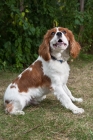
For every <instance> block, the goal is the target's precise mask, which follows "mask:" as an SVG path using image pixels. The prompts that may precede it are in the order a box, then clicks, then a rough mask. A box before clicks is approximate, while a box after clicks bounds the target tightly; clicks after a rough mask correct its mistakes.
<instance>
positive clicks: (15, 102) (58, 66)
mask: <svg viewBox="0 0 93 140" xmlns="http://www.w3.org/2000/svg"><path fill="white" fill-rule="evenodd" d="M80 48H81V47H80V45H79V43H78V42H76V41H75V39H74V35H73V34H72V32H71V31H70V30H68V29H67V28H63V27H55V28H53V29H51V30H48V31H47V33H46V34H45V36H44V39H43V42H42V44H41V45H40V47H39V57H38V58H37V60H36V61H35V62H34V63H33V64H32V65H30V66H29V67H28V68H27V69H26V70H24V71H23V72H22V73H21V74H20V75H19V76H18V77H17V78H16V79H15V80H14V81H13V82H12V83H11V84H10V85H9V86H8V88H7V89H6V92H5V94H4V105H5V111H6V113H10V114H15V115H17V114H24V112H23V109H24V107H26V106H28V105H30V104H37V103H38V102H40V101H42V100H43V99H45V97H46V95H47V94H48V93H50V92H52V93H53V94H54V95H55V96H56V97H57V99H58V100H59V101H60V102H61V104H62V105H63V106H64V107H66V108H67V109H70V110H71V111H72V112H73V113H74V114H80V113H83V112H84V110H83V109H82V108H78V107H77V106H76V105H74V104H73V102H74V101H78V102H82V101H83V100H82V98H75V97H73V96H72V94H71V92H70V90H69V89H68V88H67V85H66V84H67V80H68V76H69V71H70V68H69V66H68V64H67V59H68V55H66V51H67V50H69V53H70V55H71V56H72V57H73V58H75V57H77V56H78V54H79V51H80Z"/></svg>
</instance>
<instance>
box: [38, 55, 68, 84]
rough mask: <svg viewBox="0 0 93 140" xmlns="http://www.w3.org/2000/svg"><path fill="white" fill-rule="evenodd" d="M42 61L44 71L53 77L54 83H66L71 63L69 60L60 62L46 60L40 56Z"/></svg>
mask: <svg viewBox="0 0 93 140" xmlns="http://www.w3.org/2000/svg"><path fill="white" fill-rule="evenodd" d="M38 59H39V60H41V61H42V64H43V72H44V74H45V75H47V76H48V77H50V78H51V81H52V84H57V85H58V84H62V85H63V84H66V83H67V80H68V76H69V71H70V68H69V65H68V64H67V62H66V61H65V62H62V63H61V62H59V61H55V60H50V62H48V63H47V62H46V61H44V60H43V59H42V58H41V57H39V58H38Z"/></svg>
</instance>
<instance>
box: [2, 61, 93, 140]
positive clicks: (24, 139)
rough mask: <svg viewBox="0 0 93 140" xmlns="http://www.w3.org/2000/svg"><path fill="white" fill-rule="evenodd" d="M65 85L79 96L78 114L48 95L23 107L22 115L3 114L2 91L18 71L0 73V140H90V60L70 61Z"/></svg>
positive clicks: (92, 111)
mask: <svg viewBox="0 0 93 140" xmlns="http://www.w3.org/2000/svg"><path fill="white" fill-rule="evenodd" d="M70 67H71V71H70V77H69V81H68V87H69V89H70V90H71V91H72V93H73V95H74V96H76V97H82V98H83V99H84V101H83V102H82V103H75V104H76V105H77V106H79V107H82V108H84V110H85V112H84V114H81V115H74V114H73V113H72V112H71V111H69V110H67V109H65V108H64V107H63V106H61V104H60V102H59V101H58V100H57V99H56V98H55V97H54V96H53V95H51V94H49V95H48V96H47V98H46V99H45V100H44V101H43V102H41V103H40V104H39V105H37V106H30V107H27V108H25V109H24V111H25V115H24V116H14V115H6V114H5V112H4V106H3V94H4V91H5V89H6V87H7V86H8V84H9V83H10V82H11V81H12V79H14V78H15V77H16V76H17V75H18V74H15V73H10V72H0V140H93V62H86V61H81V60H76V61H74V62H73V63H72V62H70Z"/></svg>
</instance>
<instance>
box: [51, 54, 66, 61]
mask: <svg viewBox="0 0 93 140" xmlns="http://www.w3.org/2000/svg"><path fill="white" fill-rule="evenodd" d="M51 58H52V59H53V60H56V61H59V62H60V63H63V62H64V61H63V60H57V59H56V58H55V57H54V56H52V55H51Z"/></svg>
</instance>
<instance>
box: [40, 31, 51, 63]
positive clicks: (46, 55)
mask: <svg viewBox="0 0 93 140" xmlns="http://www.w3.org/2000/svg"><path fill="white" fill-rule="evenodd" d="M49 43H50V42H49V37H48V32H47V33H46V35H45V36H44V39H43V42H42V44H41V45H40V47H39V55H40V56H42V58H43V59H44V60H45V61H49V60H50V59H51V55H50V47H49V45H50V44H49Z"/></svg>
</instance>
